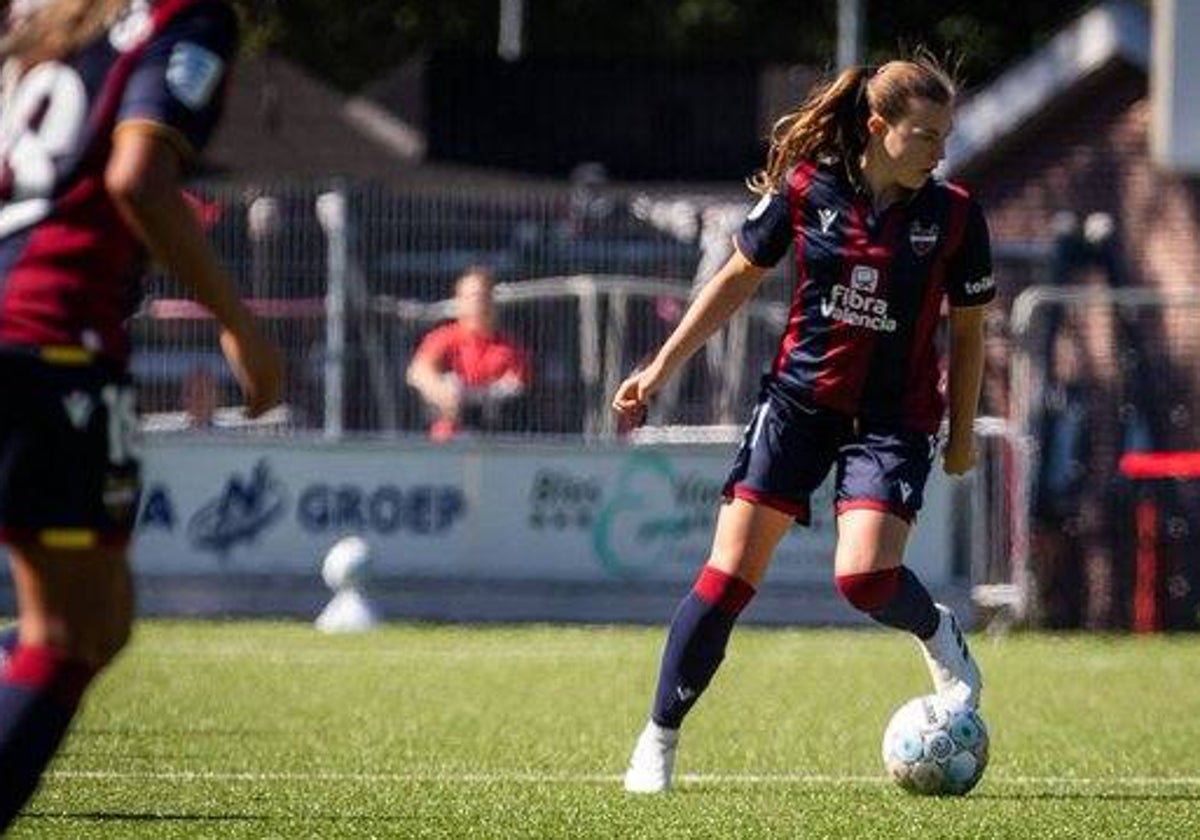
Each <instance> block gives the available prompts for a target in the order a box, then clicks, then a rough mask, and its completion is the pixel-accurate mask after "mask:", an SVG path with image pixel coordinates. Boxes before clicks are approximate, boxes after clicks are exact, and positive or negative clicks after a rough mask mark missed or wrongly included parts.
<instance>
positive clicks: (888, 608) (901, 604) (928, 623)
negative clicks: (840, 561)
mask: <svg viewBox="0 0 1200 840" xmlns="http://www.w3.org/2000/svg"><path fill="white" fill-rule="evenodd" d="M836 584H837V588H838V591H839V592H841V593H842V595H843V597H845V598H846V600H847V601H849V602H850V603H851V604H852V605H853V606H854V607H856V608H857V609H859V610H861V611H863V612H864V613H866V614H867V615H869V616H871V618H873V619H875V620H876V621H878V622H879V623H880V624H884V625H887V626H888V627H894V628H896V629H898V630H906V631H908V632H909V633H912V634H913V635H914V636H916V637H917V638H919V639H928V638H930V637H931V636H932V635H933V634H934V632H935V631H936V630H937V627H938V622H939V621H940V617H939V615H938V612H937V609H936V608H935V607H934V605H933V599H932V598H931V597H930V596H929V591H928V590H927V589H926V588H925V586H924V585H923V584H922V583H921V581H920V580H919V579H918V578H917V576H916V575H915V574H913V573H912V571H911V570H909V569H908V568H907V567H905V566H898V567H896V568H892V569H883V570H880V571H875V572H864V573H862V574H856V575H839V576H838V577H837V578H836ZM752 597H754V587H753V586H751V585H750V584H749V583H747V582H746V581H744V580H742V579H741V578H738V577H736V576H734V575H730V574H727V573H726V572H722V571H720V570H718V569H715V568H713V567H712V566H705V567H704V569H703V570H702V571H701V572H700V576H699V577H698V578H697V579H696V583H695V584H694V585H693V586H692V590H691V591H690V592H689V593H688V594H687V597H686V598H684V599H683V601H682V603H680V605H679V607H678V609H676V611H675V617H674V618H673V619H672V620H671V629H670V632H669V633H668V634H667V644H666V648H665V650H664V651H663V658H662V666H661V668H660V670H659V676H658V688H657V690H656V692H655V696H654V709H653V711H652V713H651V715H650V719H651V720H653V721H654V722H655V723H656V724H658V725H659V726H661V727H664V728H666V729H678V728H679V726H680V724H682V723H683V718H684V716H685V715H687V713H688V711H689V710H690V709H691V708H692V706H693V705H694V704H695V703H696V700H698V699H699V697H700V695H701V694H702V693H703V692H704V689H705V688H707V687H708V684H709V682H710V681H711V680H712V678H713V675H714V674H715V673H716V672H717V668H718V667H720V665H721V660H722V659H724V658H725V647H726V645H727V644H728V643H729V636H730V634H731V633H732V632H733V627H734V624H736V623H737V619H738V616H739V615H740V614H741V612H742V610H743V609H744V608H745V606H746V604H747V603H749V601H750V599H751V598H752Z"/></svg>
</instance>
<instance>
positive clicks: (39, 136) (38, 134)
mask: <svg viewBox="0 0 1200 840" xmlns="http://www.w3.org/2000/svg"><path fill="white" fill-rule="evenodd" d="M87 108H88V99H87V89H86V88H85V87H84V85H83V80H82V79H81V78H79V74H78V73H76V72H75V70H74V69H72V68H70V67H68V66H67V65H65V64H59V63H58V62H54V61H48V62H46V63H44V64H39V65H37V66H36V67H34V68H33V69H31V70H30V71H29V72H28V73H26V74H25V75H24V76H22V77H21V80H20V81H19V82H17V83H16V90H15V91H13V93H12V96H11V98H10V99H9V105H8V106H7V107H5V108H4V109H3V114H2V116H0V205H2V209H0V237H5V236H8V235H9V234H11V233H13V232H14V231H18V230H21V229H22V228H26V227H29V226H30V225H33V224H36V223H37V222H39V221H41V220H42V219H43V218H45V217H46V216H47V215H48V214H49V212H50V209H51V207H52V206H53V204H52V202H51V200H50V196H51V195H53V193H54V187H55V185H56V184H57V183H58V179H59V175H60V174H61V173H60V172H59V171H58V166H59V164H60V162H61V159H62V158H63V157H64V156H65V155H69V154H70V153H71V152H73V151H75V149H76V147H77V146H78V143H79V135H80V132H81V131H82V130H83V126H84V122H85V120H86V119H87Z"/></svg>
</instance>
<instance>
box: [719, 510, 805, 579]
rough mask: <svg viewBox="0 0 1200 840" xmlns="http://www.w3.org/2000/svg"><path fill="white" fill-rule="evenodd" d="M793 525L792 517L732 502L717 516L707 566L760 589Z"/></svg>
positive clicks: (776, 511)
mask: <svg viewBox="0 0 1200 840" xmlns="http://www.w3.org/2000/svg"><path fill="white" fill-rule="evenodd" d="M792 521H793V519H792V516H791V514H787V513H783V512H781V511H778V510H775V509H774V508H770V507H767V506H765V505H758V504H754V503H752V502H748V501H746V500H745V499H736V498H735V499H731V500H730V501H728V502H727V503H725V504H724V505H722V506H721V510H720V513H718V514H717V531H716V534H715V535H714V537H713V547H712V553H711V555H710V557H709V561H708V564H709V565H710V566H714V567H716V568H718V569H720V570H721V571H723V572H726V573H728V574H731V575H735V576H737V577H739V578H741V579H742V580H744V581H747V582H748V583H750V584H752V585H754V586H757V585H758V582H759V581H760V580H762V577H763V575H764V574H766V571H767V567H768V566H769V565H770V563H771V555H772V554H773V553H774V551H775V548H776V546H778V545H779V541H780V540H781V539H783V536H784V534H786V533H787V530H788V528H790V527H791V525H792Z"/></svg>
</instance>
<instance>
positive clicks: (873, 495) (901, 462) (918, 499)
mask: <svg viewBox="0 0 1200 840" xmlns="http://www.w3.org/2000/svg"><path fill="white" fill-rule="evenodd" d="M937 443H938V441H937V436H936V435H926V434H921V433H919V432H911V431H907V430H904V429H898V428H895V427H891V426H888V427H884V426H879V427H875V426H872V425H870V424H866V423H860V422H857V421H856V420H855V419H854V418H853V417H849V416H847V415H845V414H843V413H841V412H838V411H833V410H832V409H827V408H822V407H820V406H813V405H808V404H804V403H801V402H797V401H795V400H793V399H791V398H788V397H784V396H781V395H779V394H777V393H773V392H772V390H771V389H770V388H766V389H764V392H763V396H762V397H761V398H760V401H759V404H758V406H757V407H756V408H755V409H754V413H753V415H752V416H751V418H750V423H749V425H747V426H746V431H745V434H744V435H743V436H742V445H741V447H740V448H739V449H738V453H737V456H736V457H735V459H734V463H733V467H732V469H731V470H730V471H729V477H728V478H727V479H726V481H725V497H726V498H727V499H728V498H738V499H745V500H746V501H749V502H753V503H755V504H761V505H765V506H767V507H770V508H774V509H775V510H778V511H781V512H783V513H787V514H789V515H791V516H793V517H795V518H796V520H797V521H798V522H800V523H801V524H802V525H807V524H808V523H809V521H810V518H811V512H810V509H809V497H810V496H811V495H812V493H813V491H815V490H816V489H817V488H818V487H819V486H820V485H821V483H822V482H823V481H824V480H825V477H826V476H827V475H828V474H829V471H830V469H832V468H834V467H835V466H836V468H837V475H836V482H837V484H836V489H835V505H836V512H837V513H838V514H841V513H843V512H845V511H847V510H854V509H856V508H867V509H870V510H880V511H885V512H887V513H891V514H894V515H895V516H898V517H900V518H901V519H903V520H905V521H906V522H912V521H913V519H914V518H915V517H916V515H917V511H919V510H920V509H921V503H922V500H923V496H924V492H925V482H926V480H927V479H928V478H929V470H930V468H931V467H932V465H933V459H934V456H935V454H936V452H937Z"/></svg>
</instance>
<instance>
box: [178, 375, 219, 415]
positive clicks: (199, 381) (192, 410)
mask: <svg viewBox="0 0 1200 840" xmlns="http://www.w3.org/2000/svg"><path fill="white" fill-rule="evenodd" d="M181 390H182V399H183V411H184V414H185V416H186V418H185V422H186V424H187V427H188V428H191V429H211V428H212V427H213V425H214V421H215V420H216V416H217V377H216V376H215V375H214V374H213V372H212V369H211V368H209V367H208V366H207V365H197V366H196V367H194V368H192V369H191V370H189V371H188V373H187V376H185V377H184V380H183V386H182V389H181Z"/></svg>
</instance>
